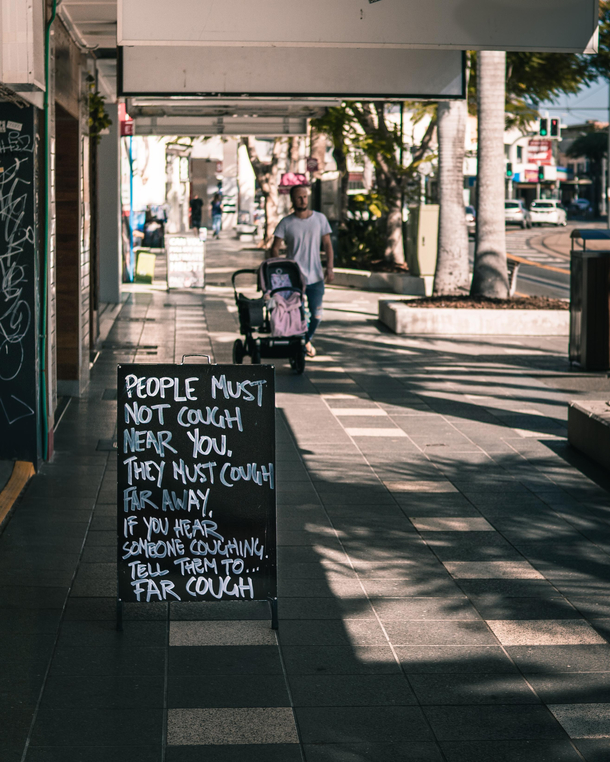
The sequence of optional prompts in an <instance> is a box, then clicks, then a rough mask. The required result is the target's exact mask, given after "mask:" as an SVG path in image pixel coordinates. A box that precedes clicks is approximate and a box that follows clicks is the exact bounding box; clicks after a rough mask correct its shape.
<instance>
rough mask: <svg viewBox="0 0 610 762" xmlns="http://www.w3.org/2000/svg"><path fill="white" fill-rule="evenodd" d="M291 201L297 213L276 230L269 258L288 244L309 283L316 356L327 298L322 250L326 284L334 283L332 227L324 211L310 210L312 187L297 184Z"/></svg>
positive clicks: (310, 352)
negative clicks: (315, 334) (315, 336)
mask: <svg viewBox="0 0 610 762" xmlns="http://www.w3.org/2000/svg"><path fill="white" fill-rule="evenodd" d="M290 200H291V201H292V207H293V209H294V212H293V213H292V214H289V215H288V216H287V217H284V219H283V220H281V221H280V223H279V225H278V226H277V228H276V229H275V232H274V239H273V244H272V246H271V249H270V250H269V252H268V257H277V256H279V253H280V246H281V245H282V241H284V242H285V243H286V249H287V256H288V259H293V260H294V261H295V262H296V263H297V264H298V265H299V267H300V268H301V270H302V272H303V275H304V277H305V283H306V284H307V286H306V290H305V295H306V297H307V306H308V308H309V324H308V328H307V334H306V336H305V340H306V342H307V344H306V345H305V351H306V352H307V356H308V357H315V355H316V350H315V349H314V346H313V344H312V343H311V340H312V338H313V335H314V333H315V331H316V328H317V327H318V326H319V325H320V321H321V319H322V301H323V298H324V280H325V278H324V270H323V268H322V260H321V258H320V250H321V249H323V250H324V252H325V254H326V282H327V283H332V281H333V280H334V277H335V275H334V271H333V259H334V255H333V245H332V243H331V240H330V234H331V227H330V223H329V222H328V220H327V219H326V217H325V216H324V215H323V214H322V213H321V212H314V211H312V210H311V209H309V188H308V187H307V186H306V185H294V186H292V188H291V189H290Z"/></svg>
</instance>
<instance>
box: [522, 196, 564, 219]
mask: <svg viewBox="0 0 610 762" xmlns="http://www.w3.org/2000/svg"><path fill="white" fill-rule="evenodd" d="M530 217H531V220H532V225H567V223H568V213H567V212H566V210H565V209H564V208H563V206H562V205H561V202H560V201H557V200H555V199H545V200H544V201H532V203H531V205H530Z"/></svg>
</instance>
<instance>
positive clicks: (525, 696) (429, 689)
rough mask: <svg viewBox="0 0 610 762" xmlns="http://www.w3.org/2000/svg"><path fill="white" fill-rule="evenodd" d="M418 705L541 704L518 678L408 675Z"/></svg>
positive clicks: (482, 673) (524, 682) (491, 674)
mask: <svg viewBox="0 0 610 762" xmlns="http://www.w3.org/2000/svg"><path fill="white" fill-rule="evenodd" d="M407 676H408V678H409V682H410V684H411V686H412V688H413V690H414V691H415V695H416V696H417V698H418V701H419V702H420V703H421V704H422V705H424V706H425V705H428V706H443V705H447V706H455V705H459V704H468V705H473V704H539V703H540V699H539V698H538V697H537V696H536V694H535V693H534V692H533V691H532V689H531V688H530V687H529V685H528V684H527V682H526V681H525V680H524V679H523V678H522V677H520V676H519V675H515V674H502V673H499V672H492V673H485V672H477V673H474V674H470V673H467V674H465V673H462V674H459V673H458V674H444V675H434V674H429V673H428V674H408V675H407Z"/></svg>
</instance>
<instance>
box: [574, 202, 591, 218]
mask: <svg viewBox="0 0 610 762" xmlns="http://www.w3.org/2000/svg"><path fill="white" fill-rule="evenodd" d="M590 211H591V204H590V202H589V201H587V199H586V198H574V199H572V201H571V202H570V213H571V214H574V215H576V216H579V217H580V216H583V217H586V216H587V215H588V214H589V212H590Z"/></svg>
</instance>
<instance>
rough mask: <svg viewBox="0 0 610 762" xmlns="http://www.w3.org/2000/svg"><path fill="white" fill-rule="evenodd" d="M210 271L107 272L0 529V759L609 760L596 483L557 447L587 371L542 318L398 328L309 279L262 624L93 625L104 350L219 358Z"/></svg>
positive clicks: (609, 626)
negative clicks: (181, 283)
mask: <svg viewBox="0 0 610 762" xmlns="http://www.w3.org/2000/svg"><path fill="white" fill-rule="evenodd" d="M215 247H216V248H214V247H212V246H210V247H209V250H210V256H209V263H210V269H212V268H220V269H222V268H225V267H233V265H234V264H235V263H236V262H240V261H246V260H247V261H248V262H249V261H255V259H256V256H257V254H256V253H252V252H250V253H245V254H243V255H240V254H239V253H238V252H236V251H234V250H235V249H236V248H237V247H236V246H229V245H227V244H226V242H222V241H221V243H220V244H215ZM246 266H248V264H246ZM227 280H228V279H227V278H226V273H224V272H222V271H219V272H216V273H212V272H210V277H209V280H208V282H209V283H210V286H209V287H208V289H207V290H206V294H205V296H204V297H203V298H202V297H200V296H197V295H191V294H188V293H174V292H172V293H171V294H169V295H168V294H167V293H165V292H164V291H162V290H155V289H150V290H149V291H145V290H143V289H141V290H138V291H136V292H134V293H133V294H131V296H130V297H129V300H128V301H127V303H126V304H125V306H124V307H123V309H122V311H121V314H120V317H119V319H118V320H117V322H116V323H115V325H114V327H113V329H112V331H111V332H110V334H109V336H108V338H107V340H106V342H105V347H104V349H103V350H102V352H101V354H100V357H99V359H98V360H97V362H96V364H95V366H94V368H93V371H92V382H91V386H90V389H89V391H88V395H87V397H86V398H83V399H82V400H74V401H72V403H71V404H70V406H69V407H68V409H67V411H66V413H65V415H64V418H63V420H62V423H61V425H60V427H59V429H58V431H57V435H56V447H57V453H56V457H55V460H54V462H53V463H51V464H48V465H47V466H45V467H44V468H43V470H42V473H41V474H40V475H39V476H37V477H36V478H35V479H34V480H32V482H31V483H30V485H29V486H28V488H27V490H26V492H25V495H24V496H23V498H22V499H21V502H20V504H19V506H18V507H17V510H16V511H15V512H14V514H13V516H12V518H11V520H10V522H9V523H8V525H7V527H6V529H5V530H4V532H3V533H2V535H0V643H1V644H2V654H3V656H2V665H3V669H2V670H0V708H1V710H2V712H1V716H2V723H0V759H1V760H2V762H5V761H6V762H17V760H20V761H21V760H25V761H26V762H60V761H61V762H76V761H78V762H81V761H82V762H110V761H111V760H112V762H116V760H129V761H130V762H149V761H150V762H152V761H153V760H154V761H155V762H159V761H160V760H165V761H166V762H194V761H195V760H196V761H197V762H237V761H239V762H242V761H243V760H249V761H251V762H259V760H260V761H262V760H264V761H265V762H303V761H305V762H365V760H366V762H399V761H400V762H403V761H404V760H413V761H414V762H420V760H421V762H428V761H434V762H440V761H441V760H445V762H488V761H489V760H492V759H493V760H496V761H499V762H509V761H510V762H513V760H514V762H517V761H519V762H576V761H577V760H580V762H582V760H583V759H584V760H586V761H587V762H602V760H603V761H605V760H608V759H610V645H609V644H608V638H610V603H609V600H610V598H609V593H610V566H609V565H608V560H609V555H608V554H609V552H610V521H609V518H610V501H609V494H610V493H608V492H607V491H606V490H605V489H604V488H603V487H602V486H599V485H598V484H597V483H595V482H594V481H592V480H590V479H589V478H588V477H587V476H585V475H584V474H583V473H582V472H581V471H579V470H578V468H576V467H575V466H573V465H570V463H569V462H568V460H566V458H570V459H572V460H573V462H575V463H581V461H580V460H579V459H578V458H577V457H576V456H573V455H570V454H569V451H568V449H567V446H566V441H565V434H566V429H565V419H566V401H567V400H569V399H573V398H575V397H578V396H588V397H598V398H605V397H607V396H608V392H609V391H610V384H609V381H608V379H607V378H606V377H602V376H579V375H574V374H570V373H568V368H567V363H566V361H565V352H566V346H565V341H564V340H563V339H556V340H552V339H523V340H522V341H521V342H518V341H515V340H513V339H510V340H507V339H502V338H497V339H489V338H485V339H483V340H469V339H445V338H438V339H418V338H405V337H396V336H393V335H391V334H389V333H386V332H384V331H383V330H382V329H381V328H380V327H379V326H378V325H377V323H376V320H375V315H374V310H373V309H372V305H373V304H374V301H373V300H374V297H371V295H368V294H367V295H363V294H360V293H357V292H356V293H354V292H348V291H346V290H340V289H333V290H331V291H330V292H329V296H328V299H327V312H326V316H325V321H324V323H323V325H322V329H321V330H320V334H319V337H318V338H317V341H316V346H317V348H318V353H319V354H318V357H317V358H316V360H315V361H314V362H310V363H308V365H307V371H306V373H305V375H304V376H301V377H299V376H294V375H292V373H291V372H290V370H289V368H288V367H287V365H278V368H277V385H278V397H277V406H278V418H277V424H278V426H277V429H278V461H279V462H278V528H279V545H280V547H279V582H280V609H279V610H280V629H279V636H278V637H276V634H275V633H274V632H273V631H271V630H270V629H269V621H268V611H267V608H266V606H265V605H262V604H258V603H255V604H228V603H220V604H172V605H171V606H170V607H169V610H168V607H167V605H166V604H136V605H128V606H126V622H125V629H124V632H123V633H117V632H116V631H115V629H114V624H115V622H114V614H115V609H114V606H115V601H114V595H115V590H116V574H115V563H114V560H115V553H116V550H115V548H116V530H115V526H116V518H115V517H116V513H115V511H116V508H115V491H116V483H115V478H116V457H115V451H113V448H112V442H113V438H114V435H115V416H116V364H117V363H118V362H131V361H136V362H157V361H159V362H168V361H169V362H171V361H178V362H179V361H180V358H181V356H182V355H183V354H189V353H202V352H204V353H209V354H212V355H213V357H214V358H215V360H216V361H217V362H227V361H229V359H230V352H231V345H232V341H233V340H234V338H235V337H236V332H235V331H236V325H237V321H236V315H235V310H234V305H233V299H232V293H231V291H230V289H229V288H228V287H227ZM586 470H587V473H590V474H591V475H593V476H595V477H596V478H598V479H600V480H601V481H602V483H604V484H605V485H606V486H607V483H606V482H604V481H603V477H602V476H600V475H599V473H598V472H596V471H595V470H592V471H589V470H588V468H587V469H586Z"/></svg>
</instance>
